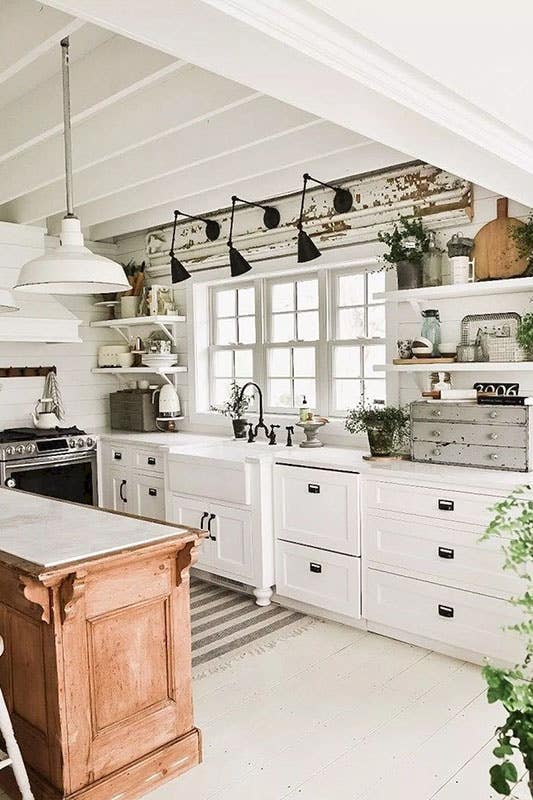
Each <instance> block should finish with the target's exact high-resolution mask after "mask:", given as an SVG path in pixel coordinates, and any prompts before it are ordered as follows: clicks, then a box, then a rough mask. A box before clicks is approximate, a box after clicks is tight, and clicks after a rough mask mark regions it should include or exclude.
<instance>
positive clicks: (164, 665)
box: [0, 490, 201, 800]
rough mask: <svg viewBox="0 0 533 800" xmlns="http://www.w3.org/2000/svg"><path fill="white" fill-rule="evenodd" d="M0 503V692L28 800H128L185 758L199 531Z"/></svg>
mask: <svg viewBox="0 0 533 800" xmlns="http://www.w3.org/2000/svg"><path fill="white" fill-rule="evenodd" d="M0 507H1V509H2V525H1V528H0V635H1V636H2V637H3V639H4V643H5V653H4V655H3V656H2V658H0V685H1V686H2V690H3V692H4V695H5V698H6V702H7V705H8V708H9V711H10V713H11V717H12V721H13V725H14V728H15V733H16V736H17V739H18V742H19V744H20V747H21V750H22V754H23V758H24V760H25V762H26V765H27V767H28V771H29V776H30V782H31V785H32V789H33V792H34V794H35V797H36V798H37V800H40V799H41V798H42V799H43V800H44V798H46V800H60V798H67V797H76V800H78V798H79V800H82V798H83V800H85V798H86V799H87V800H111V798H120V800H128V799H129V798H134V797H139V796H141V795H143V794H145V793H147V792H148V791H151V790H153V789H154V788H155V787H157V786H158V785H159V784H160V783H162V782H164V781H166V780H169V779H171V778H175V777H177V776H178V775H180V774H181V773H182V772H184V771H185V770H187V769H189V768H190V767H192V766H194V765H195V764H198V763H199V761H200V759H201V745H200V734H199V731H198V729H197V728H195V726H194V723H193V713H192V690H191V633H190V613H189V567H190V565H191V563H193V561H194V558H195V550H196V547H197V545H198V543H199V537H200V535H201V534H200V532H199V531H195V530H194V529H189V528H186V527H177V526H174V525H168V524H165V523H158V522H157V523H156V522H153V521H151V520H145V519H139V518H135V517H131V516H128V515H123V514H116V513H112V512H107V511H102V510H100V509H95V508H90V507H86V506H79V505H75V504H71V503H65V502H61V501H57V500H50V499H47V498H44V497H39V496H36V495H30V494H27V493H22V492H16V491H12V490H0ZM11 780H12V775H11V770H10V769H5V770H2V771H1V772H0V785H2V787H3V788H4V789H5V790H6V791H7V792H8V793H10V794H13V796H15V797H16V796H18V795H17V793H16V789H15V788H14V786H13V784H12V783H11Z"/></svg>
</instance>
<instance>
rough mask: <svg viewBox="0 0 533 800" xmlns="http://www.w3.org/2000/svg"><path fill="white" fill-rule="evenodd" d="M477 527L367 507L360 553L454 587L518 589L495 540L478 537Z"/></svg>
mask: <svg viewBox="0 0 533 800" xmlns="http://www.w3.org/2000/svg"><path fill="white" fill-rule="evenodd" d="M479 537H480V534H479V532H475V533H474V532H472V531H468V530H467V529H462V528H461V527H459V526H457V525H455V526H454V525H449V526H445V525H444V523H442V524H441V525H439V524H436V523H435V522H432V521H431V520H425V519H423V518H420V520H417V518H416V517H411V518H409V517H408V516H407V515H405V516H404V515H399V514H394V515H392V514H375V513H369V514H368V515H367V518H366V527H365V554H366V558H367V560H368V561H369V562H372V565H373V566H374V565H376V566H378V567H379V566H380V565H382V566H383V567H387V568H389V569H392V570H394V569H398V568H400V569H402V570H405V571H406V572H411V573H417V576H416V577H421V578H426V579H428V580H438V582H439V583H440V582H442V583H446V584H447V585H450V584H451V585H455V586H459V588H467V589H474V591H482V592H485V593H487V594H490V595H492V594H496V595H499V596H502V597H508V596H510V595H518V594H521V593H522V592H523V591H524V589H525V587H524V586H523V585H522V581H520V579H519V578H517V577H516V576H515V575H513V573H511V572H509V571H506V570H504V569H503V554H502V547H501V543H500V542H499V541H496V540H493V539H488V540H487V541H483V542H480V541H479Z"/></svg>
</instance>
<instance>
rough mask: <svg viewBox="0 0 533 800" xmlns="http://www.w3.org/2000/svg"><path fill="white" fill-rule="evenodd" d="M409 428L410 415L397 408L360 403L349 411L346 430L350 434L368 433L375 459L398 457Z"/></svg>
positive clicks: (371, 452) (371, 451)
mask: <svg viewBox="0 0 533 800" xmlns="http://www.w3.org/2000/svg"><path fill="white" fill-rule="evenodd" d="M408 427H409V414H408V413H407V411H405V410H404V409H403V408H396V406H379V405H376V406H365V404H364V403H360V404H359V405H358V406H356V407H355V408H352V409H350V410H349V411H348V414H347V416H346V421H345V428H346V430H347V431H349V432H350V433H363V432H366V434H367V436H368V444H369V447H370V454H371V456H373V457H374V458H390V456H395V455H398V453H399V451H400V450H401V448H402V445H403V444H404V442H405V440H406V438H407V434H408Z"/></svg>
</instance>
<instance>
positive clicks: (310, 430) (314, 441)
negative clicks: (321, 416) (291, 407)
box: [296, 420, 326, 447]
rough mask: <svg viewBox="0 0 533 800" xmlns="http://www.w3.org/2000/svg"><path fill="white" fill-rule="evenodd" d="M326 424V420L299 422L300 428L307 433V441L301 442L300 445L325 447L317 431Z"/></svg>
mask: <svg viewBox="0 0 533 800" xmlns="http://www.w3.org/2000/svg"><path fill="white" fill-rule="evenodd" d="M325 424H326V423H325V422H319V421H318V420H316V421H312V420H310V421H309V422H297V423H296V425H297V426H298V428H301V429H302V430H303V432H304V433H305V442H300V447H324V443H323V442H321V441H320V439H319V438H318V435H317V431H318V429H319V428H322V427H323V426H324V425H325Z"/></svg>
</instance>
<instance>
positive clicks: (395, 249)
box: [378, 217, 433, 289]
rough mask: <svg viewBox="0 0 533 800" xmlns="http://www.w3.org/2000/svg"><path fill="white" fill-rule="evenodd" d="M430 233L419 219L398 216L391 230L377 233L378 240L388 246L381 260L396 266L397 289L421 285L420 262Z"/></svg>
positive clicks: (413, 287)
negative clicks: (398, 218) (397, 220)
mask: <svg viewBox="0 0 533 800" xmlns="http://www.w3.org/2000/svg"><path fill="white" fill-rule="evenodd" d="M432 233H433V231H430V230H428V229H427V228H425V227H424V223H423V222H422V220H421V219H419V218H415V219H409V217H400V221H399V224H395V225H394V228H393V230H392V232H389V231H385V232H383V231H380V232H379V233H378V241H380V242H382V243H383V244H386V245H387V247H388V252H386V253H384V254H383V256H382V258H383V260H384V261H386V262H387V263H388V264H392V265H394V266H396V272H397V275H398V289H416V288H417V287H419V286H421V285H422V262H423V261H424V257H425V256H426V254H427V253H428V252H429V249H430V243H431V234H432Z"/></svg>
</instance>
